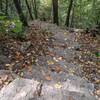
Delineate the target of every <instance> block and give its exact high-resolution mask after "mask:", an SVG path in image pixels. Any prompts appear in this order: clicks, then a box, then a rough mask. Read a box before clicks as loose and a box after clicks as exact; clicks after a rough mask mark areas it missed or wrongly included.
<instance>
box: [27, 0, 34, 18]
mask: <svg viewBox="0 0 100 100" xmlns="http://www.w3.org/2000/svg"><path fill="white" fill-rule="evenodd" d="M25 2H26V6H27V9H28V12H29V15H30V18H31V19H32V20H33V15H32V10H31V8H30V6H29V3H28V1H27V0H25Z"/></svg>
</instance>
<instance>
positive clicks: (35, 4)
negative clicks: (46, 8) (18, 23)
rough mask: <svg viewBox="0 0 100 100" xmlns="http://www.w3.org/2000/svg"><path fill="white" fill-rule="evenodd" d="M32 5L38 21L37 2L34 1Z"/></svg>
mask: <svg viewBox="0 0 100 100" xmlns="http://www.w3.org/2000/svg"><path fill="white" fill-rule="evenodd" d="M32 5H33V10H34V15H35V19H38V13H37V3H36V0H32Z"/></svg>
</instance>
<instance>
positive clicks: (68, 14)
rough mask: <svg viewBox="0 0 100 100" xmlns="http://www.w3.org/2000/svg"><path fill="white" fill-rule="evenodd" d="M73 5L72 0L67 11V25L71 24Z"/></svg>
mask: <svg viewBox="0 0 100 100" xmlns="http://www.w3.org/2000/svg"><path fill="white" fill-rule="evenodd" d="M72 5H73V0H70V2H69V7H68V12H67V17H66V22H65V25H66V26H67V27H68V26H69V20H70V13H71V10H72Z"/></svg>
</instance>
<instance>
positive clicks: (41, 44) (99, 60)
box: [0, 21, 100, 96]
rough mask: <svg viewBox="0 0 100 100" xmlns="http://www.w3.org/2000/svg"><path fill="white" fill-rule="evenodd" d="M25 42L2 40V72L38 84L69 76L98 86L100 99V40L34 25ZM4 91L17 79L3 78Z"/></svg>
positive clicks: (0, 85) (0, 81) (0, 46)
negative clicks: (13, 73) (34, 81)
mask: <svg viewBox="0 0 100 100" xmlns="http://www.w3.org/2000/svg"><path fill="white" fill-rule="evenodd" d="M26 33H27V34H26V38H25V39H22V40H17V39H13V38H11V37H6V38H4V39H0V69H1V70H10V71H13V72H15V73H16V74H17V75H18V76H20V77H24V78H29V79H31V78H34V79H36V80H38V81H41V80H46V81H51V80H54V81H56V82H62V81H65V80H66V77H65V75H66V73H67V74H69V75H76V76H79V77H81V78H84V79H85V80H87V81H88V82H90V83H92V84H94V87H95V91H94V94H95V95H96V96H100V56H98V53H99V52H100V40H99V38H97V37H92V36H91V35H90V34H85V33H84V32H83V33H82V32H81V30H78V29H74V30H70V31H67V30H65V29H61V28H59V27H57V26H56V25H53V24H49V23H44V22H38V21H34V22H32V23H31V24H30V27H29V29H28V30H27V32H26ZM1 76H2V75H1V74H0V88H2V87H3V86H4V85H6V84H9V82H11V81H12V80H13V78H11V76H10V78H8V77H9V76H7V75H6V76H5V77H3V79H2V77H1Z"/></svg>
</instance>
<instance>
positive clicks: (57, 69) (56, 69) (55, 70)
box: [50, 66, 62, 73]
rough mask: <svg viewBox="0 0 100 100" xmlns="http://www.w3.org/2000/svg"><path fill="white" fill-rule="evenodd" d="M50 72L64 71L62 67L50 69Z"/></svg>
mask: <svg viewBox="0 0 100 100" xmlns="http://www.w3.org/2000/svg"><path fill="white" fill-rule="evenodd" d="M50 71H52V72H53V71H54V72H57V73H60V72H61V71H62V68H61V67H60V66H56V67H50Z"/></svg>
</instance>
